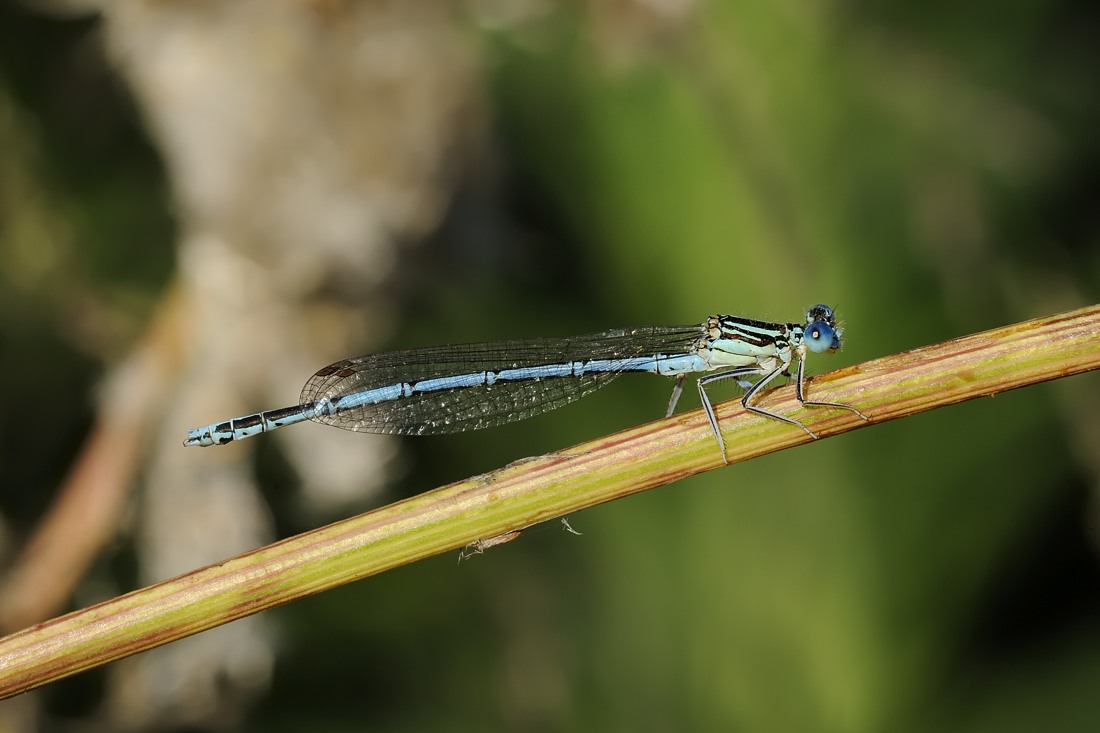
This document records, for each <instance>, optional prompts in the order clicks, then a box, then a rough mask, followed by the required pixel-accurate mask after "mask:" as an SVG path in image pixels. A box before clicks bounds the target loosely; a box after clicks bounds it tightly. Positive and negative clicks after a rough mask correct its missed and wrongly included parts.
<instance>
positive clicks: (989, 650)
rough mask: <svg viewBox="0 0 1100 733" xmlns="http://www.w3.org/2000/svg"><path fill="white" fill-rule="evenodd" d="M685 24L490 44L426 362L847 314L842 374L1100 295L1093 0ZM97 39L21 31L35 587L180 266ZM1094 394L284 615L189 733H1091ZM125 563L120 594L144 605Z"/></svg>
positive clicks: (624, 402) (12, 125)
mask: <svg viewBox="0 0 1100 733" xmlns="http://www.w3.org/2000/svg"><path fill="white" fill-rule="evenodd" d="M656 5H657V4H654V7H656ZM532 7H533V6H532ZM668 7H670V8H672V7H678V6H675V5H674V4H669V6H668ZM685 7H689V9H688V10H687V11H684V14H683V15H680V16H676V18H674V19H673V20H672V21H669V20H667V19H664V20H654V18H655V17H656V18H660V17H661V16H660V15H659V13H657V12H656V11H655V10H653V8H650V7H649V6H645V5H641V4H639V5H631V4H606V5H605V4H591V5H577V4H567V5H560V6H554V5H547V6H538V8H539V9H538V10H537V12H536V11H530V12H532V14H533V17H530V18H527V19H525V20H524V21H523V22H522V23H517V24H509V23H500V22H490V21H489V20H487V19H486V16H484V15H479V12H480V11H479V10H477V9H475V10H471V11H470V15H469V17H466V18H464V19H463V21H462V22H463V23H464V27H463V33H464V37H465V39H466V41H467V42H468V43H469V44H471V46H472V47H474V48H476V51H477V54H478V56H479V58H480V60H481V66H480V70H481V73H482V74H483V78H482V80H481V81H482V83H483V85H484V90H485V95H484V100H483V102H484V105H485V110H486V113H487V118H488V120H489V125H488V129H489V130H490V135H489V141H490V142H489V145H488V148H489V150H490V151H491V152H490V153H486V154H485V158H484V161H485V162H484V166H485V167H484V170H485V171H490V172H489V173H484V172H479V169H477V168H472V172H470V173H468V174H466V176H465V177H464V178H463V180H462V182H460V184H459V185H458V186H456V189H455V191H454V192H453V203H452V204H451V205H450V213H449V215H448V217H447V219H446V220H445V222H444V223H443V224H442V225H441V226H440V227H439V228H438V230H437V231H436V232H435V233H434V234H433V235H432V236H431V237H429V238H428V239H427V240H426V241H424V242H421V243H419V244H418V245H417V246H416V247H414V248H412V249H410V251H409V252H408V253H407V254H406V256H405V258H404V259H403V260H402V261H400V262H399V263H398V264H397V266H396V267H395V271H394V273H393V275H392V276H391V277H392V278H393V279H394V282H395V283H396V285H395V286H394V287H395V289H397V290H399V291H400V292H402V293H404V297H403V298H402V299H401V300H400V302H401V303H402V307H401V309H400V310H398V311H395V312H394V314H393V317H394V318H395V319H397V321H398V323H399V326H400V328H401V329H402V332H401V334H400V336H395V338H394V341H395V343H401V344H403V345H408V344H429V343H434V342H437V341H440V340H454V341H461V340H470V339H485V338H508V337H515V336H517V335H522V334H524V333H527V332H532V333H535V332H537V333H539V334H543V335H565V334H569V333H573V332H589V331H598V330H603V329H605V328H610V327H615V326H624V325H632V324H638V325H640V324H646V323H654V324H679V323H694V322H697V321H701V320H702V319H703V318H704V317H705V316H706V315H708V314H711V313H716V312H721V313H734V314H741V315H747V316H752V317H760V318H766V319H770V320H783V321H797V320H800V319H801V317H802V314H803V313H804V311H805V308H806V307H807V306H809V305H811V304H813V303H817V302H826V303H829V304H832V305H834V306H836V307H837V309H838V311H839V313H840V316H841V318H842V319H843V322H844V325H845V328H846V343H845V348H844V350H843V351H842V352H841V353H840V354H839V355H836V356H834V357H832V358H831V359H824V358H818V359H813V360H811V362H810V364H809V366H810V371H811V372H813V373H819V372H821V371H824V370H826V369H830V368H835V367H840V366H844V365H847V364H852V363H856V362H859V361H861V360H865V359H871V358H874V357H877V356H881V355H885V354H889V353H893V352H896V351H899V350H904V349H907V348H911V347H916V346H920V345H924V344H928V343H932V342H936V341H940V340H945V339H949V338H952V337H955V336H959V335H963V334H967V333H971V332H974V331H979V330H983V329H987V328H992V327H995V326H999V325H1003V324H1007V323H1011V322H1014V321H1019V320H1025V319H1027V318H1031V317H1036V316H1040V315H1046V314H1049V313H1054V312H1057V311H1059V310H1065V309H1069V308H1074V307H1079V306H1082V305H1086V304H1089V303H1094V302H1096V301H1097V297H1098V295H1100V282H1098V276H1100V247H1098V245H1100V207H1098V206H1097V204H1096V201H1097V198H1096V197H1097V193H1098V192H1100V190H1098V189H1100V185H1098V184H1100V144H1098V141H1100V137H1098V136H1097V134H1096V130H1097V129H1098V123H1100V93H1098V87H1097V79H1098V78H1100V76H1098V73H1100V43H1097V41H1098V39H1100V12H1098V10H1097V7H1096V6H1095V4H1090V3H1084V2H1045V3H1040V2H1028V1H1026V0H1017V1H1015V2H1005V3H997V4H993V3H979V4H974V5H969V6H965V7H960V6H957V5H955V4H950V3H932V4H927V3H925V4H912V3H906V4H903V3H878V4H862V3H846V4H845V3H834V4H825V5H822V4H814V3H797V2H796V3H774V4H773V3H765V2H724V3H720V2H715V3H703V4H699V5H691V6H685ZM498 10H500V9H499V8H498ZM490 15H491V13H490ZM104 22H106V21H104V20H103V19H99V18H81V19H66V18H54V17H49V16H44V15H39V14H37V13H35V12H32V11H31V10H28V9H25V8H16V7H7V8H5V9H3V10H0V36H2V37H0V48H2V51H0V64H2V68H0V74H2V76H0V146H2V148H0V149H2V150H3V164H2V165H0V262H2V263H3V264H2V266H0V329H2V331H0V370H2V372H0V373H2V374H3V378H2V379H0V404H2V406H3V413H2V420H0V466H2V470H3V476H4V478H3V482H2V484H3V489H2V492H0V501H2V506H0V509H2V511H3V516H4V520H5V523H6V528H5V534H6V537H7V545H8V553H9V555H10V553H11V552H12V551H13V550H14V548H16V547H18V545H19V542H20V540H21V539H23V538H25V536H26V534H27V532H28V531H29V529H30V527H31V526H33V523H34V522H35V520H36V519H37V518H38V517H39V516H40V515H41V514H42V513H43V512H44V511H46V507H47V506H48V504H49V502H50V500H51V498H52V492H53V491H55V489H56V486H57V485H58V483H59V482H60V481H61V479H62V476H63V475H64V473H65V471H66V469H67V468H68V466H69V465H70V464H71V462H72V460H73V457H74V456H75V455H76V452H77V450H78V449H79V446H80V444H81V442H82V439H83V437H84V435H85V433H86V431H87V430H88V427H89V425H90V423H91V420H92V415H93V412H94V402H93V396H94V394H95V391H96V387H97V384H98V382H99V380H100V379H101V378H102V376H103V374H104V372H105V371H106V370H108V369H109V368H110V366H111V364H112V363H114V362H116V361H118V360H119V359H120V358H121V357H122V356H123V355H124V354H125V353H126V352H127V350H128V349H129V348H130V347H131V345H132V344H133V342H134V341H136V340H137V339H138V338H139V336H140V334H141V332H142V330H143V328H144V327H145V324H146V322H147V321H148V319H149V318H150V315H151V313H152V310H153V308H154V306H155V304H156V303H157V302H158V300H159V299H160V298H161V297H162V293H163V292H164V290H165V289H166V288H167V287H168V285H169V283H170V282H171V280H172V278H173V272H174V269H175V259H174V257H175V255H174V251H173V247H174V245H175V243H176V240H175V238H176V236H177V231H178V226H179V224H178V219H177V217H176V215H174V214H173V205H172V203H171V198H170V193H169V191H170V189H171V185H170V183H169V180H170V177H171V172H170V170H167V169H166V168H165V165H164V164H163V163H162V162H161V159H160V157H159V155H158V151H157V146H156V142H155V139H153V138H151V137H150V136H149V134H148V132H147V131H146V130H145V128H144V127H143V125H142V122H141V116H140V115H139V114H138V112H137V110H136V109H135V106H134V102H133V100H132V99H131V97H130V96H129V95H128V93H127V90H126V88H125V85H124V84H123V83H122V82H120V81H119V80H118V79H116V78H114V77H113V76H112V72H111V67H110V64H109V63H108V62H107V61H106V60H104V59H103V58H102V55H101V54H97V52H95V51H94V43H93V42H92V40H91V39H94V38H95V36H96V35H97V34H98V33H100V32H101V30H102V24H103V23H104ZM424 52H425V53H426V54H430V53H431V49H430V48H425V49H424ZM486 176H488V177H491V178H494V180H495V184H494V185H493V187H492V188H493V193H492V194H491V195H489V196H487V197H486V196H485V195H484V192H483V191H482V189H481V188H480V186H481V184H480V183H479V181H481V180H483V178H484V177H486ZM318 366H320V365H318ZM212 378H216V376H213V377H212ZM669 387H670V385H668V384H665V383H664V382H662V381H661V380H655V379H648V380H647V379H641V378H639V379H623V380H621V381H619V382H617V383H616V384H615V385H613V386H612V387H610V388H608V389H607V390H606V391H605V392H602V393H600V394H598V395H595V396H593V397H591V398H589V399H587V400H585V401H583V402H581V403H579V404H577V405H575V406H571V407H569V408H566V409H563V410H560V411H558V412H556V413H553V414H550V415H547V416H544V417H540V418H538V419H536V420H531V421H528V422H525V423H522V424H518V425H516V426H514V427H509V428H505V429H498V430H494V431H489V432H482V433H471V434H466V435H457V436H445V437H434V438H424V439H418V440H410V441H406V443H407V444H406V445H405V446H404V449H405V450H407V451H408V453H409V455H410V456H411V458H410V459H409V460H408V464H409V465H410V466H412V467H413V468H412V470H410V472H409V473H408V475H406V476H405V477H404V478H403V479H401V481H400V483H399V484H397V485H394V486H392V487H391V488H390V489H389V490H388V491H387V493H386V495H385V496H383V497H381V498H376V499H374V500H372V502H371V504H370V505H369V506H373V505H377V504H379V503H384V502H385V501H389V500H394V499H397V498H400V497H401V496H405V495H409V494H414V493H419V492H421V491H424V490H427V489H429V488H432V487H434V486H436V485H438V484H440V483H443V482H446V481H450V480H455V479H458V478H461V477H464V476H466V475H470V474H472V473H476V472H479V471H484V470H488V469H491V468H493V467H496V466H499V465H502V464H504V463H506V462H508V461H511V460H515V459H517V458H520V457H523V456H528V455H536V454H539V453H541V452H545V451H548V450H553V449H555V448H559V447H563V446H566V445H569V444H572V443H574V442H577V441H580V440H583V439H587V438H592V437H595V436H598V435H600V434H603V433H605V432H610V431H614V430H617V429H621V428H625V427H628V426H632V425H635V424H638V423H641V422H644V421H646V420H649V419H654V418H657V417H660V416H661V415H662V414H663V410H664V407H665V405H666V403H667V395H668V390H669ZM686 394H688V395H690V394H691V392H690V391H688V392H687V393H686ZM1098 394H1100V387H1098V384H1097V380H1096V378H1095V377H1093V376H1091V375H1086V376H1083V377H1077V378H1074V379H1071V380H1066V381H1065V382H1063V383H1055V384H1048V385H1040V386H1038V387H1033V388H1029V389H1025V390H1022V391H1019V392H1016V393H1010V394H1005V395H1002V396H998V397H997V399H995V400H982V401H978V402H972V403H968V404H964V405H961V406H957V407H952V408H949V409H945V410H940V411H937V412H934V413H932V414H927V415H920V416H917V417H914V418H910V419H906V420H902V421H898V422H895V423H888V424H880V425H873V426H871V427H869V428H868V429H865V430H860V431H857V432H855V433H850V434H847V435H844V436H842V437H839V438H836V439H831V440H828V441H823V442H821V443H819V444H814V445H809V446H805V447H802V448H799V449H797V450H793V451H787V452H783V453H780V454H778V455H773V456H769V457H766V458H764V459H760V460H756V461H752V462H750V463H747V464H743V465H737V466H733V467H731V468H728V469H725V470H720V471H715V472H713V473H711V474H709V475H706V476H699V477H696V478H693V479H690V480H687V481H684V482H682V483H679V484H676V485H672V486H668V487H665V488H663V489H659V490H656V491H651V492H648V493H646V494H644V495H641V496H637V497H633V498H630V499H628V500H625V501H620V502H615V503H613V504H610V505H605V506H602V507H598V508H596V509H592V510H589V511H586V512H584V513H582V514H579V515H575V516H572V517H570V521H571V523H572V526H573V527H574V528H576V529H577V530H578V531H579V532H581V533H582V536H579V537H576V536H573V535H570V534H567V533H565V532H562V531H560V530H559V528H558V527H557V526H556V525H552V526H547V527H546V528H545V529H544V530H543V531H538V530H535V531H531V532H527V533H525V534H524V535H523V536H522V537H521V538H520V539H518V540H517V541H515V542H512V543H510V544H507V545H504V546H502V547H499V548H494V549H492V550H490V551H489V552H487V553H486V554H485V555H483V556H479V557H475V558H472V559H471V560H470V561H468V562H463V563H461V564H460V565H457V566H456V564H455V559H456V558H455V557H439V558H434V559H432V560H429V561H425V562H421V563H419V564H417V565H415V566H413V567H408V568H403V569H400V570H397V571H394V572H390V573H388V574H386V575H384V576H380V577H377V578H372V579H369V580H366V581H363V582H360V583H357V584H354V585H352V586H349V587H345V588H343V589H340V590H338V591H335V592H330V593H326V594H324V595H323V596H320V597H316V598H313V599H309V600H307V601H304V602H301V603H297V604H295V605H293V606H291V607H287V608H283V609H279V610H277V611H274V612H271V613H270V614H268V615H269V616H270V617H272V619H273V622H274V623H275V625H276V627H277V629H278V652H277V654H278V657H277V661H276V666H275V676H274V680H273V682H272V685H271V687H270V689H266V690H264V691H263V692H261V693H260V694H258V695H257V696H256V697H255V699H252V700H251V701H250V702H249V703H248V704H247V705H245V706H244V707H245V710H244V711H243V712H242V713H241V714H240V716H239V717H238V718H235V719H233V720H222V721H220V722H219V721H213V720H211V721H207V722H206V723H204V724H197V723H196V724H193V725H194V726H195V727H196V728H200V729H202V728H206V727H211V728H213V727H219V726H221V727H223V728H224V727H228V728H231V729H234V730H243V731H251V730H256V731H260V730H263V731H282V730H287V731H289V730H301V729H307V728H308V729H309V730H316V731H345V730H346V731H351V730H365V729H366V730H385V731H403V730H409V731H412V730H418V731H419V730H448V731H462V730H470V731H474V730H530V731H542V730H546V731H551V730H593V731H596V730H631V731H668V730H701V731H710V730H741V731H886V730H889V731H906V730H930V729H936V730H944V731H993V730H996V731H1031V730H1035V729H1037V728H1040V727H1042V728H1044V729H1052V730H1060V731H1076V730H1080V731H1086V730H1095V729H1096V728H1097V725H1098V723H1097V721H1100V695H1098V694H1097V692H1096V691H1097V689H1100V572H1098V567H1100V566H1098V562H1097V552H1096V551H1097V544H1096V543H1097V536H1096V518H1097V502H1096V497H1097V491H1096V490H1097V485H1098V481H1097V479H1098V476H1097V469H1098V463H1097V461H1096V455H1097V453H1100V445H1098V444H1097V440H1098V436H1100V422H1098V418H1097V415H1098V414H1100V409H1097V408H1100V400H1098V399H1097V397H1098ZM732 395H733V392H732V391H730V392H729V396H732ZM291 399H293V395H288V402H289V401H290V400H291ZM685 401H687V402H688V404H686V405H684V406H683V407H682V409H686V408H688V407H694V406H695V405H694V402H693V401H689V400H688V399H687V398H685ZM278 406H281V405H274V404H272V405H256V406H255V407H257V408H268V407H278ZM210 417H211V418H212V419H213V418H217V417H225V416H219V415H211V416H210ZM296 429H297V430H326V429H327V428H321V427H317V426H303V427H300V428H296ZM362 440H364V441H369V440H372V438H371V437H370V436H363V437H362ZM259 461H260V463H259V466H258V471H259V475H260V476H261V478H262V481H263V485H264V486H265V488H266V489H267V490H268V492H269V497H270V500H271V505H272V511H273V513H274V516H275V521H276V525H277V526H278V528H279V534H280V536H285V535H289V534H292V533H295V532H299V531H304V530H307V529H310V528H311V527H314V526H317V525H319V524H320V523H321V521H319V520H318V518H317V517H315V516H308V517H307V516H302V515H301V514H299V513H297V512H296V511H295V506H296V504H295V501H294V499H293V492H294V485H295V478H294V475H293V472H292V471H289V470H288V469H287V467H286V465H285V463H284V462H283V461H282V459H281V457H280V456H279V450H278V446H277V444H275V443H273V442H269V443H266V444H264V445H263V446H262V447H260V449H259ZM364 508H365V507H364ZM336 518H338V517H336V516H332V517H325V518H324V519H327V520H331V519H336ZM130 552H132V550H130V549H128V546H127V539H126V537H125V536H122V537H121V538H120V540H119V542H118V544H117V545H116V546H114V547H112V548H111V549H110V550H109V551H108V552H107V553H106V554H105V556H104V557H103V558H102V559H101V561H100V562H99V563H98V564H97V565H96V567H95V568H94V570H93V577H90V578H89V579H88V581H87V583H89V584H96V583H99V584H101V585H102V584H107V585H117V586H119V587H120V590H128V589H130V588H131V587H132V586H129V585H127V583H128V578H130V579H132V575H128V573H132V571H130V570H128V567H129V566H130V564H131V563H132V562H133V559H132V558H131V557H129V554H128V553H130ZM102 674H103V673H102V671H99V672H93V673H89V674H85V675H81V676H79V677H77V678H75V679H73V680H70V681H66V682H64V683H61V684H58V685H54V686H52V687H50V688H48V689H46V690H45V691H44V692H43V693H42V698H41V699H42V703H41V705H42V712H41V721H42V727H43V729H46V730H66V729H69V727H68V726H79V725H80V721H87V720H98V721H100V723H101V724H103V725H107V723H104V722H103V721H105V720H109V717H107V716H106V714H105V713H104V711H103V709H102V704H101V697H100V696H101V694H102V692H103V688H104V683H103V682H102ZM0 705H2V704H0ZM159 725H160V726H161V727H162V728H163V727H167V728H169V729H172V728H173V723H172V722H171V720H164V721H162V722H161V723H160V724H159ZM151 727H157V726H156V725H154V726H151Z"/></svg>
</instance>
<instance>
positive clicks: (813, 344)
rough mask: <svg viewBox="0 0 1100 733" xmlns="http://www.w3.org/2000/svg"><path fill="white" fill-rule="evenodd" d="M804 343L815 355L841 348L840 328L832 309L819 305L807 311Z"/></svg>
mask: <svg viewBox="0 0 1100 733" xmlns="http://www.w3.org/2000/svg"><path fill="white" fill-rule="evenodd" d="M803 341H804V343H805V344H806V348H807V349H809V350H810V351H812V352H814V353H815V354H822V353H824V352H827V351H836V350H837V349H839V348H840V327H839V326H838V325H836V315H835V314H834V313H833V309H832V308H830V307H829V306H827V305H822V304H820V303H819V304H818V305H815V306H813V307H812V308H810V309H809V310H808V311H806V326H805V328H804V329H803Z"/></svg>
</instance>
